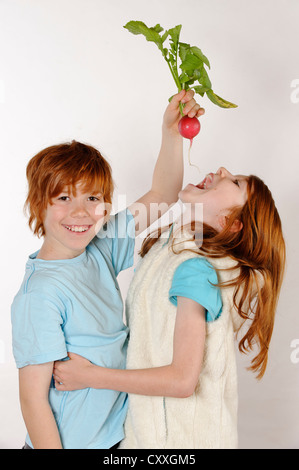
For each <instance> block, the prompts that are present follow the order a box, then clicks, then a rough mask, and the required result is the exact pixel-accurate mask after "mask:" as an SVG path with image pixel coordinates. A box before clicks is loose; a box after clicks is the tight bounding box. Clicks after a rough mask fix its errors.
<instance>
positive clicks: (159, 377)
mask: <svg viewBox="0 0 299 470" xmlns="http://www.w3.org/2000/svg"><path fill="white" fill-rule="evenodd" d="M177 299H178V307H177V315H176V323H175V331H174V340H173V360H172V363H171V364H169V365H166V366H162V367H153V368H151V369H134V370H130V369H126V370H122V369H106V368H103V367H99V366H95V365H93V364H91V363H90V362H89V361H87V360H86V359H84V358H82V357H81V356H78V355H76V354H69V355H70V360H69V361H64V362H60V361H58V362H55V366H54V378H55V386H56V388H57V389H58V390H74V389H77V388H85V387H91V388H105V389H111V390H118V391H122V392H127V393H134V394H139V395H150V396H170V397H178V398H185V397H188V396H190V395H192V394H193V392H194V389H195V387H196V384H197V382H198V378H199V374H200V370H201V365H202V360H203V353H204V344H205V309H204V307H202V306H201V305H200V304H198V303H197V302H195V301H193V300H191V299H188V298H185V297H177ZM59 382H62V384H60V383H59Z"/></svg>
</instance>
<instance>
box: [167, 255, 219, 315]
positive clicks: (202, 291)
mask: <svg viewBox="0 0 299 470" xmlns="http://www.w3.org/2000/svg"><path fill="white" fill-rule="evenodd" d="M217 283H218V279H217V273H216V271H215V269H214V267H213V266H212V265H211V264H210V263H209V262H208V261H207V260H206V259H204V258H191V259H189V260H187V261H184V262H183V263H182V264H180V265H179V266H178V268H177V269H176V271H175V273H174V276H173V279H172V285H171V288H170V290H169V300H170V301H171V303H172V304H173V305H175V306H177V297H178V296H181V297H187V298H189V299H192V300H194V301H195V302H198V303H199V304H200V305H202V306H203V307H204V308H205V309H206V321H208V322H209V321H214V320H216V319H217V318H218V317H219V316H220V314H221V311H222V299H221V293H220V288H219V287H215V286H214V285H213V284H217Z"/></svg>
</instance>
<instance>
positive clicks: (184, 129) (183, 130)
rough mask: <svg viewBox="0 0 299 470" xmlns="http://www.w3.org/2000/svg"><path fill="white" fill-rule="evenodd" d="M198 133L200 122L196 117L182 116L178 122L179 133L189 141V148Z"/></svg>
mask: <svg viewBox="0 0 299 470" xmlns="http://www.w3.org/2000/svg"><path fill="white" fill-rule="evenodd" d="M199 131H200V122H199V120H198V119H197V118H196V117H192V118H190V117H189V116H184V117H182V119H181V120H180V121H179V132H180V134H181V136H183V137H185V138H186V139H190V141H191V142H190V147H191V145H192V141H193V138H194V137H195V136H196V135H197V134H198V133H199Z"/></svg>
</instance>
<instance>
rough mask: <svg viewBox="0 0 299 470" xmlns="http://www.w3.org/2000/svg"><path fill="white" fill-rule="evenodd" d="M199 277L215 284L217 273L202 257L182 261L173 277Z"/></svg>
mask: <svg viewBox="0 0 299 470" xmlns="http://www.w3.org/2000/svg"><path fill="white" fill-rule="evenodd" d="M186 276H187V277H189V276H192V277H196V278H197V277H200V278H203V277H205V278H207V279H209V280H213V282H215V281H216V282H217V273H216V270H215V268H214V266H213V265H212V264H211V263H210V262H209V261H208V260H207V259H206V258H204V257H198V256H197V257H195V258H190V259H188V260H186V261H183V262H182V263H181V264H180V265H179V266H178V267H177V269H176V270H175V273H174V277H183V278H184V277H186Z"/></svg>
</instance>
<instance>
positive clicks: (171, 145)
mask: <svg viewBox="0 0 299 470" xmlns="http://www.w3.org/2000/svg"><path fill="white" fill-rule="evenodd" d="M193 96H194V92H193V91H192V90H188V91H187V92H186V91H185V90H182V91H181V92H180V93H178V94H176V95H174V96H173V98H172V100H171V102H170V103H169V105H168V106H167V108H166V111H165V113H164V117H163V124H162V142H161V148H160V152H159V156H158V159H157V162H156V165H155V168H154V173H153V179H152V187H151V189H150V191H148V192H147V193H146V194H144V195H143V196H142V197H141V198H140V199H138V200H137V201H136V202H134V203H133V204H131V205H130V206H129V209H130V211H131V212H132V214H133V216H134V218H135V224H136V235H138V234H139V233H141V232H143V231H144V230H145V229H146V228H147V227H149V226H150V225H151V224H152V223H153V222H155V220H157V219H158V218H159V217H161V216H162V215H163V213H165V212H167V210H168V209H169V207H170V206H171V205H172V204H174V203H175V202H177V200H178V193H179V191H180V190H181V188H182V184H183V174H184V162H183V138H182V137H181V135H180V133H179V131H178V122H179V120H180V118H181V115H180V110H179V103H180V101H181V102H182V103H185V107H184V114H185V115H188V116H189V117H194V116H200V115H202V114H204V112H205V111H204V109H203V108H201V107H200V105H199V104H197V103H196V101H195V100H194V98H193ZM153 204H155V205H156V206H155V207H153ZM158 205H159V210H157V206H158ZM151 208H152V210H151Z"/></svg>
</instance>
